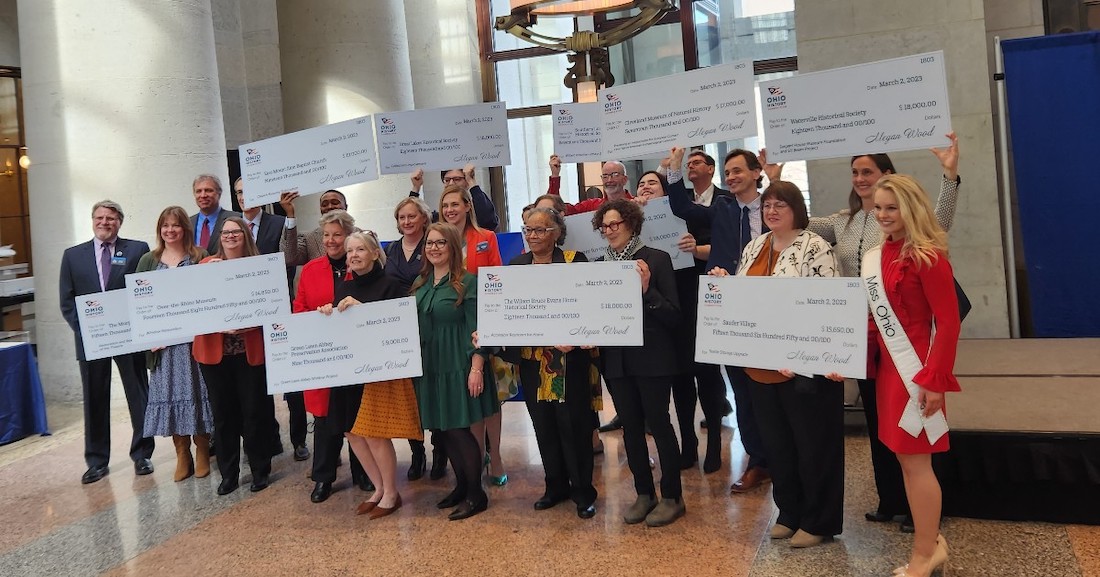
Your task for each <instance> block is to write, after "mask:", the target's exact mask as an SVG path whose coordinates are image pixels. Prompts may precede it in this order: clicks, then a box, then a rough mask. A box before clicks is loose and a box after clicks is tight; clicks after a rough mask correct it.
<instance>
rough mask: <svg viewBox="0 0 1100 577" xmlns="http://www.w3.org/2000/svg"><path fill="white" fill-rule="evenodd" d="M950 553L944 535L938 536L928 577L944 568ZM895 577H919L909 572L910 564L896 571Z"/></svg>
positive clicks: (929, 564) (929, 561)
mask: <svg viewBox="0 0 1100 577" xmlns="http://www.w3.org/2000/svg"><path fill="white" fill-rule="evenodd" d="M949 552H950V550H949V548H948V547H947V539H944V537H943V535H936V549H935V550H934V551H932V558H931V559H929V560H928V575H931V574H933V573H935V572H936V570H937V569H939V568H940V567H943V564H944V563H947V557H948V553H949ZM894 577H919V576H918V575H916V574H914V573H910V572H909V564H908V563H907V564H905V565H902V566H901V567H898V568H897V569H894Z"/></svg>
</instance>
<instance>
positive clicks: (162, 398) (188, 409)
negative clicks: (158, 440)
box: [145, 343, 214, 437]
mask: <svg viewBox="0 0 1100 577" xmlns="http://www.w3.org/2000/svg"><path fill="white" fill-rule="evenodd" d="M159 355H160V359H159V362H158V363H157V366H156V368H155V369H153V370H152V371H151V372H150V373H149V405H148V407H147V408H146V409H145V436H146V437H158V436H159V437H165V436H168V435H208V434H210V433H212V432H214V416H213V413H212V412H211V411H210V399H209V397H208V396H207V394H206V381H204V380H203V378H202V373H200V372H199V366H198V364H197V363H195V359H194V358H193V357H192V356H191V343H184V344H180V345H172V346H170V347H167V348H165V349H163V350H161V351H160V352H159Z"/></svg>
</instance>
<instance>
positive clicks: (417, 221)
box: [397, 202, 428, 238]
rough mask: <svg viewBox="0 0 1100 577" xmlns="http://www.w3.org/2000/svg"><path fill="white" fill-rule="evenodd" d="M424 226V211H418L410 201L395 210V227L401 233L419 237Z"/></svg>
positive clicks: (422, 232) (425, 222)
mask: <svg viewBox="0 0 1100 577" xmlns="http://www.w3.org/2000/svg"><path fill="white" fill-rule="evenodd" d="M426 226H428V222H427V221H426V220H424V213H422V212H420V209H418V208H417V207H416V205H415V204H413V203H411V202H410V203H408V204H406V205H405V206H402V207H401V210H398V211H397V229H398V230H400V231H401V234H403V235H405V236H409V237H416V238H419V237H420V235H422V234H424V227H426Z"/></svg>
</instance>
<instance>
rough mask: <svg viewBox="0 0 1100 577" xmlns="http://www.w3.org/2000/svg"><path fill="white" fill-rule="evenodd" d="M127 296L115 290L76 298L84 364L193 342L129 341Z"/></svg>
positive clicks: (123, 290) (188, 340)
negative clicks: (154, 348)
mask: <svg viewBox="0 0 1100 577" xmlns="http://www.w3.org/2000/svg"><path fill="white" fill-rule="evenodd" d="M127 294H128V291H127V290H126V289H115V290H113V291H106V292H99V293H92V294H86V295H81V296H78V297H76V316H77V318H78V319H80V340H81V341H82V342H83V343H84V359H85V360H88V361H94V360H96V359H105V358H107V357H115V356H118V355H125V354H129V353H136V352H138V351H147V350H149V349H151V348H153V347H158V346H168V345H176V344H179V343H186V342H190V341H191V337H189V336H180V337H177V338H175V339H167V340H164V341H161V342H146V343H135V342H134V341H133V339H131V338H130V299H129V297H127V296H126V295H127Z"/></svg>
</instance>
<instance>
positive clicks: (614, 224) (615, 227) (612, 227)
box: [596, 220, 626, 234]
mask: <svg viewBox="0 0 1100 577" xmlns="http://www.w3.org/2000/svg"><path fill="white" fill-rule="evenodd" d="M624 222H626V221H625V220H613V221H611V222H605V223H603V224H601V225H600V226H598V227H596V228H597V230H599V231H600V232H602V233H604V234H607V231H611V232H618V231H619V227H620V226H622V225H623V223H624Z"/></svg>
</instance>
